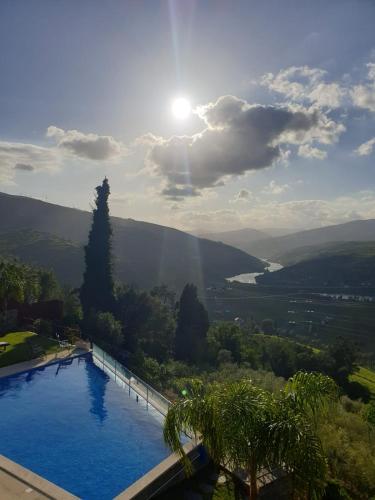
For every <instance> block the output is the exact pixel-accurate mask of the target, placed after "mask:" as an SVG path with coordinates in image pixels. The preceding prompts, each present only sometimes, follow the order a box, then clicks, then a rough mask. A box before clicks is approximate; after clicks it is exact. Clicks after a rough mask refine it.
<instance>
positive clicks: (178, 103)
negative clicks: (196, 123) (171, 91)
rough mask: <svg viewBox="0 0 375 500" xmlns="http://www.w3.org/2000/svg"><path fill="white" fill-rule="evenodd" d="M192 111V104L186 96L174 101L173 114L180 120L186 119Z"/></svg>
mask: <svg viewBox="0 0 375 500" xmlns="http://www.w3.org/2000/svg"><path fill="white" fill-rule="evenodd" d="M190 113H191V104H190V101H189V100H188V99H186V98H185V97H178V98H177V99H174V100H173V102H172V114H173V116H174V117H175V118H177V119H178V120H186V119H187V118H189V116H190Z"/></svg>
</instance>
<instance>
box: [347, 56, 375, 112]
mask: <svg viewBox="0 0 375 500" xmlns="http://www.w3.org/2000/svg"><path fill="white" fill-rule="evenodd" d="M366 66H367V68H368V73H367V80H368V81H367V82H366V83H365V84H360V85H354V86H353V88H352V89H351V97H352V100H353V104H354V105H355V106H358V107H359V108H363V109H367V110H369V111H372V112H375V63H368V64H367V65H366Z"/></svg>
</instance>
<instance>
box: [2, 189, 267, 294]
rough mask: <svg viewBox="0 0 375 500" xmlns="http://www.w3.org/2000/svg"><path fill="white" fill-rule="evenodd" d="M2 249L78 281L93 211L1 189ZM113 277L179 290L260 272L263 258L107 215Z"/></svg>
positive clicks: (164, 229)
mask: <svg viewBox="0 0 375 500" xmlns="http://www.w3.org/2000/svg"><path fill="white" fill-rule="evenodd" d="M0 213H1V214H2V215H3V216H2V217H1V218H0V233H1V238H0V251H2V252H4V253H6V254H11V255H18V256H19V257H20V258H22V259H23V260H26V261H28V262H30V263H35V264H38V265H42V266H43V265H44V266H46V267H51V268H52V269H54V271H55V272H56V274H57V275H58V276H59V277H60V278H61V279H62V280H63V281H64V282H66V283H69V284H73V285H79V284H80V281H81V276H82V272H83V266H84V262H83V250H82V247H83V245H84V244H85V243H86V241H87V236H88V232H89V229H90V226H91V217H92V216H91V213H90V212H86V211H83V210H77V209H73V208H68V207H63V206H60V205H54V204H51V203H46V202H43V201H39V200H35V199H32V198H27V197H23V196H13V195H8V194H4V193H0ZM111 223H112V228H113V253H114V268H115V276H116V278H117V279H118V280H119V281H123V282H127V283H134V284H136V285H137V286H140V287H142V288H149V287H152V286H154V285H156V284H160V283H166V284H167V285H169V286H171V287H173V288H175V289H177V290H179V289H181V288H182V287H183V286H184V284H185V283H187V282H192V283H195V284H197V285H198V286H200V287H203V286H205V285H206V284H209V283H213V282H215V283H217V282H222V281H223V280H224V279H225V278H226V277H229V276H234V275H237V274H241V273H246V272H261V271H263V269H264V263H263V262H261V261H260V260H258V259H257V258H255V257H252V256H250V255H248V254H246V253H245V252H242V251H241V250H238V249H236V248H232V247H230V246H228V245H225V244H223V243H217V242H213V241H209V240H206V239H201V238H197V237H195V236H192V235H190V234H187V233H184V232H182V231H178V230H177V229H172V228H169V227H164V226H159V225H157V224H150V223H147V222H140V221H135V220H132V219H121V218H119V217H111Z"/></svg>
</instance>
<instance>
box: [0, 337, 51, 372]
mask: <svg viewBox="0 0 375 500" xmlns="http://www.w3.org/2000/svg"><path fill="white" fill-rule="evenodd" d="M0 342H9V344H10V346H8V347H7V349H6V351H5V352H0V367H4V366H8V365H12V364H14V363H21V362H22V361H28V360H29V359H33V358H36V357H38V356H41V355H44V354H52V353H54V352H58V351H59V350H60V346H59V344H58V342H56V341H54V340H50V339H47V338H45V337H42V336H40V335H37V334H36V333H33V332H13V333H8V334H7V335H4V336H3V337H0Z"/></svg>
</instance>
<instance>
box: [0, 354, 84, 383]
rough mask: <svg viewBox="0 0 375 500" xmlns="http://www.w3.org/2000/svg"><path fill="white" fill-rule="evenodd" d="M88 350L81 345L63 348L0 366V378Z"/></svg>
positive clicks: (53, 362)
mask: <svg viewBox="0 0 375 500" xmlns="http://www.w3.org/2000/svg"><path fill="white" fill-rule="evenodd" d="M88 352H90V351H87V350H86V349H83V348H81V347H76V348H75V349H65V350H64V351H60V352H55V353H53V354H46V355H45V356H44V357H38V358H33V359H30V360H28V361H22V362H21V363H14V364H12V365H8V366H3V367H2V368H0V378H4V377H10V376H12V375H20V374H22V373H25V372H28V371H30V370H34V369H37V368H40V367H42V366H47V365H52V364H55V363H58V362H59V361H63V360H65V359H70V358H75V357H77V356H82V355H84V354H87V353H88Z"/></svg>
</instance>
